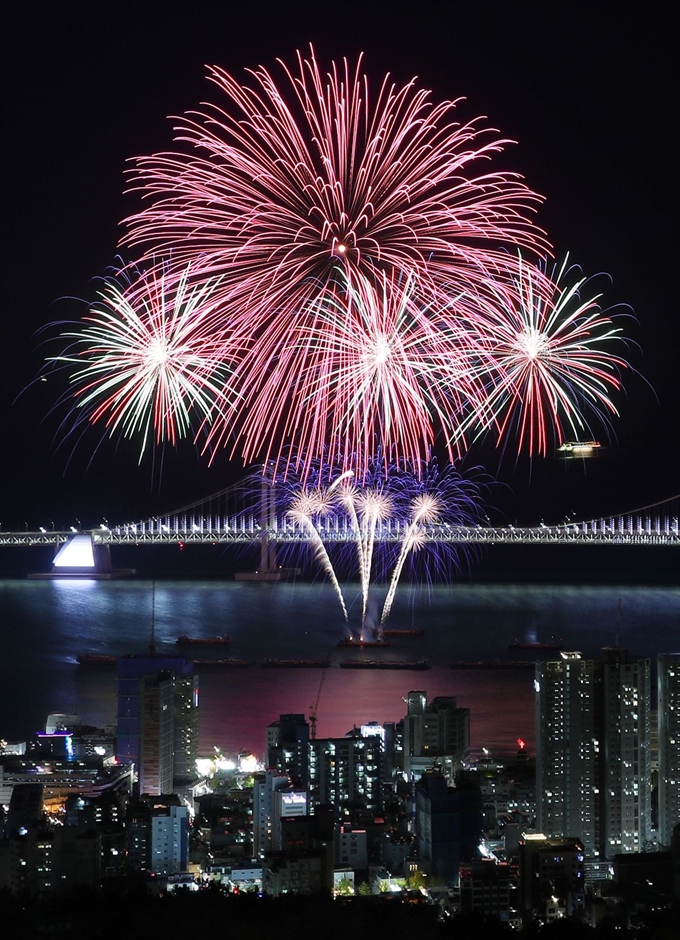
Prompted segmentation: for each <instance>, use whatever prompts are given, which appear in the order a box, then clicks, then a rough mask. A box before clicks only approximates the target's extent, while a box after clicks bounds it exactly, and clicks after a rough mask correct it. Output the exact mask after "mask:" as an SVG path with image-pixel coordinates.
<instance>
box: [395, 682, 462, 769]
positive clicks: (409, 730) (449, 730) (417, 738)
mask: <svg viewBox="0 0 680 940" xmlns="http://www.w3.org/2000/svg"><path fill="white" fill-rule="evenodd" d="M406 704H407V708H408V711H407V714H406V717H405V718H404V733H403V770H404V773H405V774H406V775H407V777H408V778H409V779H410V778H411V777H419V776H420V775H421V774H422V773H423V771H425V770H428V769H430V768H432V767H433V766H434V765H435V764H437V765H438V766H439V767H440V768H441V769H442V770H443V772H444V773H445V774H446V776H447V777H448V779H449V782H453V778H454V776H455V774H456V772H457V771H458V770H459V769H460V767H461V765H462V764H463V763H464V762H465V760H466V759H467V757H468V756H469V752H470V710H469V709H468V708H458V706H457V704H456V699H455V698H454V697H453V696H448V695H447V696H441V695H440V696H438V697H436V698H434V699H433V700H432V702H431V704H430V705H428V703H427V693H426V692H419V691H416V692H409V693H408V696H407V699H406Z"/></svg>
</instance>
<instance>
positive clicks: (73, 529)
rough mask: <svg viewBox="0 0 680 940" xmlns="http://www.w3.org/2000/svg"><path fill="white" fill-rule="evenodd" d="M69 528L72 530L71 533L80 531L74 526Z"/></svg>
mask: <svg viewBox="0 0 680 940" xmlns="http://www.w3.org/2000/svg"><path fill="white" fill-rule="evenodd" d="M69 528H70V530H71V532H77V531H78V530H77V529H76V527H75V526H74V525H72V526H69Z"/></svg>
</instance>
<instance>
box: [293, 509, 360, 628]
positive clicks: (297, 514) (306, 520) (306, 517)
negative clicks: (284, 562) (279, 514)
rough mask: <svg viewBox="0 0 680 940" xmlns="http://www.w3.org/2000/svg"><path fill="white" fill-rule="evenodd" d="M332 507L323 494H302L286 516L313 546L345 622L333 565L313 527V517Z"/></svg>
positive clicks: (342, 602) (344, 613)
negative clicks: (301, 530) (302, 530)
mask: <svg viewBox="0 0 680 940" xmlns="http://www.w3.org/2000/svg"><path fill="white" fill-rule="evenodd" d="M331 506H332V503H331V501H330V500H329V499H328V494H323V493H302V494H300V496H298V497H297V499H295V500H294V502H293V504H292V505H291V507H290V509H289V510H288V516H289V517H290V519H291V520H292V521H293V522H296V523H297V524H298V525H299V526H301V527H302V528H303V529H304V530H305V531H306V532H307V534H308V535H309V537H310V539H311V541H312V545H313V546H314V554H315V557H316V559H317V561H318V562H319V564H320V565H321V568H322V569H323V571H325V572H326V574H327V575H328V578H329V579H330V582H331V584H332V585H333V587H334V588H335V592H336V594H337V595H338V600H339V601H340V606H341V607H342V612H343V615H344V617H345V622H347V620H348V619H349V618H348V616H347V608H346V607H345V599H344V597H343V596H342V588H341V587H340V584H339V583H338V579H337V576H336V574H335V569H334V568H333V564H332V562H331V560H330V558H329V557H328V552H327V550H326V546H325V545H324V544H323V541H322V539H321V536H320V535H319V533H318V531H317V530H316V528H315V526H314V519H313V517H314V516H318V515H320V514H322V515H327V513H328V512H329V511H330V509H331Z"/></svg>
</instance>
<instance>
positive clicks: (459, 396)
mask: <svg viewBox="0 0 680 940" xmlns="http://www.w3.org/2000/svg"><path fill="white" fill-rule="evenodd" d="M337 277H338V282H337V284H336V285H334V287H335V292H334V293H333V294H331V293H330V292H329V294H328V295H327V296H326V297H325V298H324V300H323V301H320V302H319V303H318V304H317V306H316V307H315V309H314V311H312V313H313V316H311V317H308V318H305V317H301V318H300V319H299V320H298V321H297V322H296V323H294V324H293V325H292V326H291V330H290V332H289V336H288V343H287V345H286V347H285V349H283V350H282V351H281V353H280V354H279V356H278V357H277V365H276V368H274V369H272V371H271V373H270V374H269V375H268V376H267V378H266V380H265V381H264V382H263V383H262V385H261V386H259V385H258V386H256V387H252V388H250V389H246V390H245V391H244V393H243V401H242V404H243V407H244V410H245V411H246V412H247V414H248V421H249V435H248V437H247V439H246V440H245V445H244V450H243V454H244V457H245V459H246V460H248V459H255V458H256V456H257V454H258V453H259V452H260V451H262V450H265V449H266V448H267V446H268V444H269V442H270V441H272V440H276V439H278V440H283V441H285V440H290V439H295V438H296V437H299V438H300V439H301V440H303V441H304V442H305V445H306V447H305V452H304V453H302V454H299V455H297V457H292V458H290V459H291V460H292V462H293V463H294V464H295V465H296V467H297V469H298V470H299V469H300V467H301V466H303V465H304V464H306V463H308V458H307V456H306V455H307V454H309V453H310V452H311V453H312V454H313V455H318V454H322V453H323V454H325V459H326V460H328V461H330V462H331V463H332V464H335V463H336V462H337V461H340V463H341V464H343V465H344V466H345V467H348V466H352V467H353V468H356V467H358V468H359V469H360V472H362V473H363V472H365V471H366V469H367V468H368V466H369V464H370V462H371V460H372V459H373V456H374V454H375V453H376V449H377V448H383V449H384V451H385V452H386V453H389V454H390V455H391V457H392V459H394V460H396V461H399V460H400V459H405V460H408V461H410V462H412V463H414V462H417V461H426V460H427V459H428V458H429V456H430V453H431V450H432V447H433V445H434V443H435V437H436V435H437V433H438V432H443V435H444V440H445V441H447V442H448V443H449V446H448V456H449V459H451V460H453V459H454V458H455V456H456V452H457V450H456V449H457V448H459V445H460V443H461V440H460V436H459V435H458V434H457V431H458V421H459V419H460V418H461V416H462V415H464V414H465V413H466V412H467V410H468V409H469V408H470V403H471V402H475V404H476V407H477V408H478V409H481V408H482V407H483V398H482V396H483V395H484V393H485V390H484V387H483V384H482V383H481V382H480V381H479V379H478V376H477V367H478V364H479V362H480V361H482V360H483V359H485V358H488V357H487V355H486V353H485V351H484V349H483V346H482V344H481V342H480V343H479V344H478V347H479V348H477V347H475V352H474V355H473V354H472V352H471V349H472V343H473V337H474V334H473V331H472V330H468V331H467V332H466V333H465V332H463V330H462V326H461V323H460V322H459V318H456V317H453V318H450V313H451V311H450V309H449V308H447V309H445V310H444V311H437V310H436V309H433V308H432V307H430V306H428V305H427V304H426V303H425V300H424V298H422V291H421V289H420V285H418V283H417V281H416V278H415V275H413V274H411V275H409V276H407V277H397V278H394V279H390V278H388V277H387V275H386V274H384V273H383V275H382V276H381V277H377V276H376V277H373V278H365V277H363V276H362V275H356V276H355V279H354V282H353V283H349V282H347V280H346V275H345V274H344V272H343V271H342V270H340V271H338V272H337ZM266 342H267V337H264V338H262V339H261V340H259V341H258V343H256V344H255V347H254V350H255V352H256V353H257V350H258V346H259V345H260V343H266ZM256 358H257V355H256ZM301 361H304V363H305V367H304V369H303V370H302V371H299V364H300V362H301ZM293 375H294V376H295V382H296V385H295V387H294V389H293V394H292V395H289V396H283V397H282V396H281V394H280V389H281V386H282V384H284V383H285V382H286V381H287V379H286V377H287V376H293ZM291 398H293V399H294V400H295V401H296V402H297V407H296V408H290V399H291ZM230 431H231V426H229V425H225V424H224V423H223V422H221V421H219V422H217V423H216V424H215V425H214V426H213V428H212V429H211V432H210V435H209V442H210V443H211V444H216V443H219V442H220V440H221V437H222V435H223V434H226V433H229V432H230ZM343 462H344V463H343Z"/></svg>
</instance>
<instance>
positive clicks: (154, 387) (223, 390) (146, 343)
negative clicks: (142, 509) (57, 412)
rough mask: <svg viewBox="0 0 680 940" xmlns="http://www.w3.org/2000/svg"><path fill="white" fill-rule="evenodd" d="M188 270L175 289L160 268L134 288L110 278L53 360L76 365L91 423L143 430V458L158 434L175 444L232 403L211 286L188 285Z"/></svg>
mask: <svg viewBox="0 0 680 940" xmlns="http://www.w3.org/2000/svg"><path fill="white" fill-rule="evenodd" d="M187 277H188V270H186V271H185V272H184V273H183V275H182V277H181V278H180V280H179V282H178V283H177V284H176V285H174V286H173V290H172V292H171V293H170V296H168V293H167V291H166V282H165V276H164V275H163V274H162V273H161V272H160V271H155V272H151V273H149V274H144V275H142V276H141V278H140V279H139V280H138V281H137V282H136V284H135V288H134V290H133V291H131V289H130V284H129V282H128V280H127V278H126V277H125V276H123V277H120V278H118V279H116V278H115V277H114V278H109V279H107V280H106V281H105V282H104V287H103V289H102V291H101V292H100V295H99V302H98V304H97V305H95V306H93V307H92V308H91V309H90V311H89V313H88V315H87V316H86V317H84V318H83V321H82V322H81V323H79V324H78V325H77V328H74V329H72V330H69V331H67V332H64V333H62V335H61V338H62V340H63V339H65V340H68V343H69V346H68V348H67V350H66V352H65V353H64V354H63V355H60V356H55V357H53V358H52V360H51V361H52V362H55V363H57V364H58V365H64V366H66V367H67V368H68V369H69V370H71V375H70V381H71V385H72V388H73V396H74V399H75V402H76V406H77V409H82V410H83V411H84V413H85V414H86V415H87V417H88V419H89V420H90V421H91V422H93V423H96V422H98V421H104V422H105V426H106V428H107V430H108V432H109V434H110V435H112V436H113V435H114V434H116V433H121V434H122V435H123V436H124V437H133V436H140V435H141V450H140V459H141V455H142V454H143V453H144V450H145V448H146V445H147V443H149V442H150V441H151V440H152V439H153V438H154V437H155V441H156V443H159V444H160V443H163V442H168V443H170V444H175V443H176V442H177V440H178V439H179V438H181V437H184V436H186V435H187V434H188V433H189V431H190V430H191V429H192V428H194V429H196V427H197V426H203V425H206V424H210V423H211V422H212V421H214V420H215V419H216V418H217V417H220V416H225V413H226V412H227V411H228V410H229V409H230V408H231V407H232V405H233V400H234V397H235V396H234V395H233V393H232V392H230V391H229V390H228V384H227V378H228V370H227V368H226V366H225V365H224V363H222V362H220V361H219V360H218V359H217V358H216V355H215V354H216V348H215V343H214V341H213V340H212V339H211V329H210V326H211V318H212V310H211V308H210V306H209V304H208V303H207V299H208V297H209V295H210V293H211V292H212V289H213V286H212V285H211V284H210V282H206V284H204V285H203V286H201V287H195V288H190V287H189V286H188V281H187ZM142 286H143V289H142ZM133 302H134V303H133Z"/></svg>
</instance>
